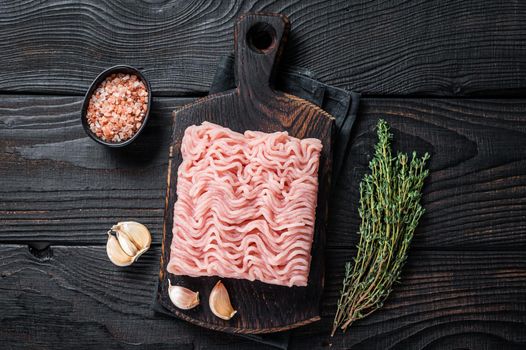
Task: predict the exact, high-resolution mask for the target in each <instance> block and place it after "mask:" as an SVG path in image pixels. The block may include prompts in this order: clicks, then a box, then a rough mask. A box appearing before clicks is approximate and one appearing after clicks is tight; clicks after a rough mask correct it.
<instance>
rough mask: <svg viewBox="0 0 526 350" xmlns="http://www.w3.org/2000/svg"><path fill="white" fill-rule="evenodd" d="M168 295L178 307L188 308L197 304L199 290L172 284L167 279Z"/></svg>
mask: <svg viewBox="0 0 526 350" xmlns="http://www.w3.org/2000/svg"><path fill="white" fill-rule="evenodd" d="M168 284H169V286H168V296H169V297H170V300H171V301H172V303H173V304H174V305H175V306H177V307H178V308H179V309H183V310H189V309H192V308H194V307H196V306H197V305H199V292H194V291H192V290H190V289H188V288H185V287H181V286H172V282H171V281H170V280H168Z"/></svg>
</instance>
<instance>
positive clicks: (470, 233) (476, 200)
mask: <svg viewBox="0 0 526 350" xmlns="http://www.w3.org/2000/svg"><path fill="white" fill-rule="evenodd" d="M188 101H190V100H189V99H174V98H157V99H154V103H153V115H152V119H151V123H152V124H151V125H150V126H149V127H148V129H147V130H146V131H145V135H143V136H141V138H140V139H139V140H138V141H137V144H136V145H134V146H133V148H131V149H129V150H122V151H119V150H115V151H111V150H108V149H106V148H103V147H102V146H99V145H97V144H96V143H94V142H93V141H91V140H89V139H88V137H87V136H86V135H85V134H84V133H83V131H82V127H81V125H80V122H79V121H78V118H79V114H78V111H79V110H80V98H78V97H37V96H2V97H1V98H0V164H2V166H0V179H1V181H0V198H1V200H0V221H1V222H2V225H1V226H0V241H2V242H28V241H41V240H51V241H53V242H67V243H69V244H71V243H73V244H86V243H98V244H104V243H105V241H106V236H105V232H106V230H107V229H108V227H109V226H110V225H111V224H112V223H114V222H116V221H118V220H124V219H135V220H138V221H141V222H144V223H145V224H147V225H148V226H149V227H150V228H151V229H152V232H153V235H154V242H155V243H159V242H160V239H161V233H162V228H161V226H162V220H163V208H164V195H165V187H164V186H165V179H166V177H165V171H166V167H167V155H168V144H169V138H170V136H169V135H170V128H171V111H172V109H173V108H175V107H177V106H180V105H181V104H182V103H184V102H188ZM525 110H526V100H524V99H517V100H515V99H507V100H467V99H461V100H447V99H446V100H444V99H436V100H428V99H426V100H422V99H364V100H363V102H362V108H361V110H360V113H359V118H358V122H357V124H356V128H355V130H354V133H353V143H352V145H351V146H352V147H351V150H350V152H349V155H348V160H347V162H346V163H345V167H344V169H343V175H342V176H341V177H340V180H339V184H338V185H337V190H336V191H335V192H334V195H333V196H332V208H331V210H330V213H331V217H330V219H329V220H330V222H329V231H328V235H327V237H328V245H329V246H332V247H342V246H346V247H351V246H354V245H355V243H356V238H357V236H356V235H355V232H357V229H358V225H359V217H358V215H357V211H356V205H357V203H358V192H357V191H358V183H359V180H360V179H361V177H362V175H363V174H364V172H365V171H367V161H368V159H369V157H370V155H371V152H372V147H373V145H374V142H375V133H374V130H373V127H374V125H375V124H376V121H377V119H378V118H380V117H382V118H385V119H386V120H387V121H388V122H389V123H390V124H391V125H392V126H393V130H394V132H395V139H396V142H395V147H396V148H397V149H400V150H403V151H410V150H413V149H416V150H417V151H419V152H420V153H422V152H424V151H429V152H431V153H432V160H431V163H430V166H431V176H430V178H429V180H428V181H427V184H426V186H425V196H424V199H425V202H424V204H425V207H426V208H427V210H428V212H427V214H426V215H425V216H424V218H423V221H422V223H421V226H420V228H419V229H418V231H417V233H416V235H415V239H414V242H413V243H414V247H416V248H426V249H429V248H433V249H443V248H445V249H465V250H471V249H522V248H524V247H525V246H526V203H525V202H524V201H523V200H522V199H523V198H524V197H525V196H526V176H525V174H526V148H524V140H525V139H526V118H524V111H525Z"/></svg>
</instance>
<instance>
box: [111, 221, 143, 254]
mask: <svg viewBox="0 0 526 350" xmlns="http://www.w3.org/2000/svg"><path fill="white" fill-rule="evenodd" d="M111 229H112V230H113V231H115V232H116V233H118V234H119V235H124V236H126V237H127V238H128V239H129V240H130V241H131V243H132V244H133V245H135V247H137V250H138V251H142V250H144V249H148V248H150V244H151V243H152V235H151V234H150V231H149V230H148V228H147V227H146V226H144V225H143V224H141V223H138V222H135V221H123V222H119V223H117V225H113V227H112V228H111ZM132 255H133V254H132Z"/></svg>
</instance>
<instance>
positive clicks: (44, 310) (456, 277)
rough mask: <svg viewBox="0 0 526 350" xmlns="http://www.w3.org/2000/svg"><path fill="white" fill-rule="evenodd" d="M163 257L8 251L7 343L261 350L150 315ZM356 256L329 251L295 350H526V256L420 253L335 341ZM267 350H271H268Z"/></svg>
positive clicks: (0, 298)
mask: <svg viewBox="0 0 526 350" xmlns="http://www.w3.org/2000/svg"><path fill="white" fill-rule="evenodd" d="M160 253H161V252H160V248H159V247H154V248H152V250H151V251H149V252H147V253H146V254H145V255H143V256H142V257H141V258H140V259H139V261H138V262H137V263H136V264H134V265H133V266H132V267H130V268H126V269H123V268H118V267H115V266H113V265H112V264H111V263H110V262H109V261H108V259H107V257H106V253H105V249H104V247H100V246H96V247H76V246H72V247H63V246H54V247H52V248H51V250H50V251H48V252H45V253H40V254H36V255H38V256H40V258H38V257H36V256H33V255H31V254H30V253H29V252H28V250H27V247H26V246H18V245H2V246H0V276H1V280H2V283H1V286H0V309H1V310H2V314H1V316H0V325H1V327H0V339H2V343H3V345H4V346H5V347H7V348H15V349H25V348H28V349H29V348H35V347H38V348H41V349H66V348H69V347H71V346H73V345H74V344H82V345H83V346H86V347H88V346H90V347H96V346H98V347H102V348H104V349H117V348H118V349H120V348H131V347H132V346H133V347H134V348H139V349H142V348H149V347H151V346H159V347H160V348H161V349H163V348H168V344H170V346H171V347H174V346H175V347H177V348H178V349H179V348H182V349H186V348H189V349H190V348H193V347H195V348H211V349H215V348H217V347H219V348H225V349H226V348H229V349H249V348H252V346H253V344H252V343H250V342H248V341H246V340H243V339H240V338H237V337H234V336H230V335H226V334H221V333H215V332H210V331H204V330H203V329H202V328H199V327H196V326H192V325H190V324H187V323H185V322H183V321H179V320H177V319H172V318H168V317H165V316H158V315H155V314H153V313H152V311H151V310H150V304H151V302H152V298H153V293H154V291H155V288H156V285H155V283H156V280H157V273H158V268H159V257H160ZM353 254H354V251H353V250H350V249H331V250H329V251H328V254H327V256H328V270H327V282H326V293H325V296H324V303H323V306H324V307H323V309H324V312H323V319H322V321H321V322H318V323H315V324H312V325H309V326H306V327H303V328H299V329H298V330H296V331H294V333H293V336H292V339H291V348H292V349H304V348H305V347H307V346H308V347H309V348H322V347H326V346H327V345H328V344H329V343H332V348H333V349H348V348H349V347H351V346H352V348H353V349H371V348H382V349H421V348H424V347H426V348H430V349H436V348H451V347H453V345H455V346H464V347H468V348H485V349H499V347H500V348H505V349H515V348H517V349H518V348H521V347H524V346H525V345H526V253H524V252H523V251H517V252H493V251H486V252H466V251H451V252H436V251H411V252H410V254H409V260H408V265H407V266H406V269H405V270H404V273H403V277H402V283H401V284H398V285H396V286H395V289H394V292H393V294H392V295H391V297H390V298H389V299H388V300H387V302H386V303H385V306H384V308H383V309H382V310H380V311H378V312H376V313H373V314H372V315H371V316H370V317H368V318H366V319H364V320H362V321H359V322H357V323H356V324H355V325H353V326H352V327H351V328H350V330H349V331H348V333H346V334H342V333H337V335H336V336H335V337H334V338H332V339H331V338H330V337H329V331H330V324H331V321H332V316H333V313H334V311H335V303H336V300H337V296H338V290H339V288H340V283H341V278H342V274H343V264H344V262H345V261H348V260H350V259H351V258H352V256H353ZM261 348H264V347H261Z"/></svg>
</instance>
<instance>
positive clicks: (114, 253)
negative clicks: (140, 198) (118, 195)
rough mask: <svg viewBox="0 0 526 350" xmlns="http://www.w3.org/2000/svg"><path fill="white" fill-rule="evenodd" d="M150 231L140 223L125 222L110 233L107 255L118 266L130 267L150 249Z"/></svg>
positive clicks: (115, 226) (113, 228)
mask: <svg viewBox="0 0 526 350" xmlns="http://www.w3.org/2000/svg"><path fill="white" fill-rule="evenodd" d="M151 242H152V236H151V235H150V231H148V229H147V228H146V226H144V225H143V224H140V223H138V222H134V221H124V222H119V223H117V225H113V227H112V228H111V230H109V231H108V242H107V244H106V253H107V254H108V257H109V258H110V260H111V262H112V263H114V264H115V265H117V266H129V265H131V264H133V263H134V262H135V261H137V259H138V258H139V257H140V256H141V255H142V254H143V253H144V252H146V251H147V250H148V249H149V248H150V244H151Z"/></svg>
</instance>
